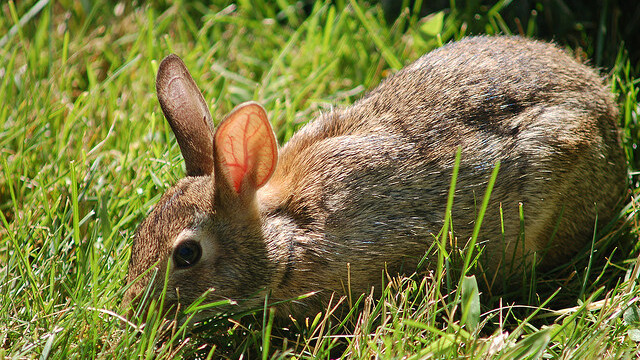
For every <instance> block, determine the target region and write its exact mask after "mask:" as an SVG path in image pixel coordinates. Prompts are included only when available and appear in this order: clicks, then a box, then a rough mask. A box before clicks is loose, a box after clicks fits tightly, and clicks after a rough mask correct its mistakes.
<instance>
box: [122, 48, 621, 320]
mask: <svg viewBox="0 0 640 360" xmlns="http://www.w3.org/2000/svg"><path fill="white" fill-rule="evenodd" d="M156 88H157V94H158V99H159V102H160V105H161V107H162V110H163V112H164V115H165V117H166V119H167V120H168V122H169V123H170V125H171V128H172V130H173V132H174V134H175V136H176V139H177V141H178V144H179V146H180V150H181V152H182V155H183V158H184V162H185V167H186V175H187V176H186V177H185V178H183V179H181V180H180V181H178V183H177V184H176V185H175V186H173V187H172V188H170V189H169V190H168V191H166V193H165V194H164V195H163V196H162V198H161V199H160V201H159V202H158V203H157V204H156V205H155V207H154V209H153V211H151V213H150V214H149V215H148V217H147V218H146V219H145V220H144V221H143V222H142V223H141V225H140V226H139V228H138V229H137V232H136V234H135V238H134V242H133V247H132V252H131V259H130V264H129V272H128V277H127V281H128V283H129V288H128V290H127V292H126V294H125V298H124V304H125V306H131V305H132V304H135V302H132V300H134V299H137V298H140V294H141V293H142V292H143V291H144V289H145V288H146V286H148V285H149V282H151V281H152V276H151V273H150V272H148V270H149V269H150V268H154V269H157V270H158V273H157V274H158V275H157V276H156V277H155V280H154V281H153V284H151V286H152V288H153V289H155V290H156V296H157V294H158V293H159V292H160V291H161V290H162V288H163V285H164V282H165V274H167V276H168V278H167V280H166V281H167V286H166V289H167V291H166V293H165V300H164V306H165V307H164V310H168V309H173V310H174V311H175V310H176V309H178V308H182V309H184V307H185V306H188V305H189V304H191V303H192V302H193V301H194V300H196V299H198V297H200V296H202V294H203V293H205V292H207V291H208V292H207V294H206V300H207V301H217V300H221V299H228V300H232V301H233V302H231V304H230V305H228V306H226V307H221V308H220V307H218V308H216V309H215V310H212V313H211V314H207V313H206V312H205V315H212V314H215V313H219V312H221V311H236V310H243V309H248V308H252V307H260V306H261V305H262V304H263V302H264V296H265V294H267V292H268V293H269V296H270V297H269V298H270V300H271V301H278V300H286V299H292V298H295V297H298V296H300V295H302V294H313V295H312V296H310V297H308V298H306V299H304V300H299V301H295V302H284V304H281V305H278V308H277V313H278V314H279V315H278V316H289V315H292V316H307V315H310V314H311V315H313V314H315V313H316V312H317V311H319V310H322V309H323V306H326V304H327V302H328V300H329V298H330V297H331V296H332V294H334V293H337V294H338V295H340V294H345V293H346V292H348V291H350V292H351V293H352V294H359V293H365V292H369V291H370V290H371V288H372V287H373V288H379V287H380V285H381V279H382V274H383V271H386V272H387V273H388V274H391V275H393V274H406V273H411V272H415V271H416V266H417V265H418V263H419V262H420V260H421V259H422V258H423V256H424V255H425V251H426V250H427V249H428V248H429V247H430V245H431V244H432V242H433V241H435V238H436V236H437V234H438V232H439V231H441V229H442V227H443V224H444V219H445V208H446V202H447V194H448V191H449V187H450V183H451V176H452V175H451V174H452V171H453V167H454V159H455V153H456V151H457V149H458V148H460V151H461V162H460V166H459V174H458V177H457V185H456V191H455V198H454V206H453V210H452V229H453V232H454V234H455V236H456V237H457V239H458V243H461V244H464V243H466V241H468V239H469V238H470V235H471V233H472V230H473V227H474V225H475V221H476V214H477V211H478V207H479V203H480V201H481V199H482V197H483V196H484V193H485V191H486V188H487V183H488V180H489V178H490V174H491V172H492V170H493V168H494V166H495V164H496V163H497V162H498V161H499V162H500V164H501V165H500V168H499V173H498V175H497V178H496V182H495V186H494V188H493V192H492V193H491V195H490V196H491V197H490V202H489V205H488V208H487V211H486V214H485V217H484V221H483V222H482V224H481V233H480V237H479V242H480V244H481V245H482V246H484V250H483V253H482V257H481V266H482V269H484V271H487V272H489V273H490V274H496V273H499V274H502V273H503V272H504V270H501V269H505V268H506V267H507V266H509V267H511V268H514V267H515V268H522V267H527V266H535V265H538V266H547V267H548V266H556V265H561V264H563V263H565V262H567V261H568V259H569V258H570V256H572V255H573V254H575V253H576V252H577V251H578V250H579V249H581V248H583V247H584V246H585V245H586V244H588V243H589V242H590V241H591V239H592V237H593V232H594V225H595V224H596V223H597V224H605V223H607V222H608V221H609V220H610V219H612V218H613V216H614V215H615V213H616V211H617V210H616V209H617V207H618V205H619V204H621V202H622V201H623V199H624V198H625V194H626V187H627V170H626V159H625V156H624V153H623V149H622V147H621V140H620V134H619V129H618V127H617V119H618V113H617V108H616V103H615V102H614V99H613V96H612V94H611V92H610V90H609V89H608V88H607V87H606V86H605V85H604V84H603V81H602V79H601V78H600V76H599V75H598V74H597V72H596V71H595V70H594V69H592V68H590V67H588V66H586V65H584V64H582V63H580V62H578V61H576V60H574V59H573V58H572V57H570V56H569V55H567V54H566V53H565V52H564V51H563V50H561V49H559V48H558V47H557V46H555V45H553V44H550V43H546V42H541V41H536V40H531V39H527V38H523V37H518V36H493V37H490V36H477V37H468V38H464V39H462V40H460V41H457V42H452V43H449V44H446V45H445V46H442V47H441V48H439V49H436V50H434V51H431V52H429V53H427V54H426V55H424V56H422V57H421V58H419V59H418V60H417V61H415V62H413V63H412V64H410V65H408V66H406V67H405V68H403V69H402V70H400V71H398V72H397V73H395V74H394V75H392V76H390V77H389V78H387V79H385V80H384V81H383V82H382V83H381V84H380V85H379V86H378V87H376V88H375V89H373V90H372V91H370V92H369V93H368V94H367V95H365V96H364V97H363V98H362V99H360V100H358V101H356V102H355V103H354V104H353V105H352V106H350V107H346V108H332V109H331V110H330V111H328V112H325V113H322V114H320V115H319V116H318V117H317V119H315V120H313V121H310V122H308V123H307V124H306V125H305V126H303V127H302V128H301V129H300V130H299V131H298V132H296V133H295V134H294V135H293V136H292V137H291V139H290V140H289V141H288V142H287V143H286V144H285V145H284V146H283V147H282V148H278V145H277V141H276V138H275V136H274V132H273V130H272V127H271V125H270V124H269V121H268V119H267V113H266V111H265V110H264V108H263V107H262V106H260V105H259V104H258V103H256V102H247V103H243V104H240V105H238V106H237V107H236V108H235V109H234V110H233V111H232V112H231V113H230V114H229V115H228V116H227V117H226V118H225V119H224V120H222V122H221V123H220V124H219V126H218V127H217V129H215V130H214V126H213V121H212V117H211V115H210V113H209V110H208V108H207V104H206V102H205V101H204V99H203V96H202V95H201V93H200V91H199V90H198V87H197V86H196V84H195V82H194V80H193V79H192V77H191V76H190V74H189V72H188V70H187V69H186V67H185V65H184V63H183V62H182V61H181V60H180V58H179V57H177V56H176V55H170V56H168V57H167V58H165V59H164V60H163V61H162V63H161V64H160V67H159V70H158V74H157V81H156ZM520 206H522V209H523V212H524V226H523V229H524V234H523V235H524V236H522V234H521V220H520V215H519V209H520ZM596 217H597V220H596ZM426 260H427V262H428V264H427V267H429V266H430V265H429V264H430V263H433V262H434V261H433V260H432V259H429V258H427V259H426ZM431 266H433V265H431Z"/></svg>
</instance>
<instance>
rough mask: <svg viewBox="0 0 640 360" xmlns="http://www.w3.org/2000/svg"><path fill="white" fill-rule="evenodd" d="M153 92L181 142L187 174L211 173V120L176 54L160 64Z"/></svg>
mask: <svg viewBox="0 0 640 360" xmlns="http://www.w3.org/2000/svg"><path fill="white" fill-rule="evenodd" d="M156 91H157V92H158V100H159V101H160V106H161V107H162V112H164V116H165V117H166V118H167V121H169V124H170V125H171V129H172V130H173V133H174V134H175V136H176V139H177V140H178V145H180V151H181V152H182V157H183V158H184V162H185V165H186V168H187V176H201V175H209V174H211V172H212V171H213V121H212V119H211V114H210V113H209V109H208V108H207V103H205V101H204V98H203V97H202V93H200V90H199V89H198V86H197V85H196V83H195V81H193V78H192V77H191V74H189V71H188V70H187V68H186V66H185V65H184V63H183V62H182V60H181V59H180V58H179V57H178V56H176V55H173V54H172V55H169V56H167V57H166V58H165V59H164V60H162V63H160V68H159V69H158V76H157V77H156Z"/></svg>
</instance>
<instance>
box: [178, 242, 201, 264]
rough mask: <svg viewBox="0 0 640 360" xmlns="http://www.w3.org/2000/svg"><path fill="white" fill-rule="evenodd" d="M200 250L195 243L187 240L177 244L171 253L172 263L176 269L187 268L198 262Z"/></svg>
mask: <svg viewBox="0 0 640 360" xmlns="http://www.w3.org/2000/svg"><path fill="white" fill-rule="evenodd" d="M200 256H202V248H201V247H200V244H199V243H198V242H197V241H194V240H187V241H184V242H182V243H181V244H179V245H178V246H177V247H176V249H175V250H174V251H173V261H174V262H175V264H176V266H177V267H178V268H188V267H190V266H193V265H194V264H195V263H197V262H198V260H200Z"/></svg>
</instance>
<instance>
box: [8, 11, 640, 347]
mask: <svg viewBox="0 0 640 360" xmlns="http://www.w3.org/2000/svg"><path fill="white" fill-rule="evenodd" d="M132 3H133V5H132V4H130V3H128V2H115V1H100V0H98V1H93V2H92V1H71V0H61V1H47V0H40V1H8V2H2V3H1V4H0V14H1V16H0V105H1V106H0V359H4V358H40V359H47V358H55V359H71V358H75V359H86V358H108V359H112V358H240V357H242V358H251V359H253V358H262V359H266V358H292V357H293V358H325V359H329V358H331V359H333V358H347V359H353V358H358V359H359V358H367V359H368V358H374V357H375V358H385V359H386V358H401V357H404V358H411V359H423V358H425V359H426V358H459V357H461V358H471V359H489V358H490V359H540V358H561V359H584V358H593V359H595V358H612V359H624V358H629V359H634V358H637V357H639V356H640V347H639V344H640V307H638V299H640V285H639V284H638V277H639V276H640V261H638V259H640V257H639V256H640V251H639V249H638V241H637V240H638V234H639V231H640V224H639V223H638V220H640V218H639V215H638V213H637V210H636V208H637V206H638V203H637V200H636V199H637V196H638V190H637V187H638V182H637V181H638V176H637V175H638V173H637V171H638V169H640V149H638V142H639V141H640V127H639V125H638V115H639V113H640V108H639V107H638V102H637V101H638V89H640V78H639V77H638V76H640V75H639V74H640V62H639V59H638V57H637V55H634V53H633V52H628V51H627V46H628V45H627V44H633V42H634V41H637V39H636V38H629V39H628V40H627V41H623V40H624V32H623V31H618V30H619V28H622V26H621V25H620V24H619V23H616V22H615V21H610V17H613V16H614V15H615V14H618V15H617V16H620V13H621V10H620V8H618V7H617V2H616V1H611V2H610V3H611V4H613V5H611V4H609V3H608V2H605V6H604V7H603V8H602V9H594V10H593V11H592V12H593V13H596V16H595V18H594V19H595V20H594V21H595V22H593V21H592V22H589V21H584V22H579V21H578V20H575V19H573V20H572V21H573V22H571V24H562V25H565V26H564V27H561V26H558V27H555V26H550V25H557V23H558V22H559V20H553V19H557V17H554V16H551V15H552V14H556V13H553V12H552V11H553V9H554V8H553V6H552V5H553V4H557V3H559V2H555V1H546V2H545V1H541V2H539V3H538V2H532V3H534V5H535V6H533V9H534V10H533V11H531V9H528V8H527V9H525V8H523V7H522V5H518V4H510V2H509V1H500V2H497V3H496V4H495V5H492V6H483V5H480V4H479V3H477V2H475V1H472V2H469V3H468V4H466V5H465V6H462V5H459V4H458V5H456V2H455V1H452V2H451V3H450V4H449V3H447V4H445V6H448V9H446V10H438V9H426V8H423V9H422V11H419V9H418V8H419V7H420V6H419V5H420V3H421V2H420V1H416V2H409V1H405V4H407V5H409V8H408V9H406V10H404V11H399V12H398V13H397V14H395V15H397V17H395V16H394V14H391V11H390V10H387V13H386V14H385V11H384V10H383V8H382V7H381V6H380V5H375V4H373V5H372V4H370V3H365V2H359V1H356V0H348V1H345V0H342V1H340V0H336V1H323V2H317V3H313V2H311V1H306V2H305V1H301V2H298V1H294V0H278V1H275V2H274V4H272V3H271V2H268V1H264V0H258V1H254V2H250V1H247V0H242V1H238V2H237V3H236V4H227V3H223V2H222V1H216V2H214V3H213V4H208V3H207V2H204V1H193V2H187V1H176V2H172V1H164V0H156V1H150V2H132ZM383 3H385V4H387V5H388V4H389V3H390V2H384V1H383ZM515 3H518V2H515ZM594 3H598V2H594ZM543 4H545V6H548V7H547V8H545V7H544V6H543ZM606 4H609V5H611V6H609V5H606ZM607 6H608V7H607ZM523 9H524V15H525V17H523V16H522V14H523ZM583 10H584V9H583ZM622 10H624V9H622ZM565 11H569V12H571V10H570V9H565ZM616 11H617V12H616ZM576 14H577V13H576ZM598 14H600V15H598ZM622 14H623V15H622V16H624V12H623V13H622ZM556 15H557V14H556ZM576 16H578V15H576ZM550 19H551V20H550ZM550 21H551V23H550ZM554 21H556V22H554ZM567 28H568V30H567ZM627 29H628V27H627ZM554 30H555V31H557V33H554ZM480 33H486V34H497V33H506V34H521V35H526V36H533V37H537V36H544V37H546V38H548V39H550V38H553V39H555V41H557V42H558V43H559V44H562V45H566V46H568V49H570V51H571V52H572V53H573V54H575V55H576V56H580V57H582V58H584V59H591V61H590V63H591V64H592V65H594V66H597V67H599V68H601V72H602V74H603V75H604V76H606V79H607V81H608V82H609V83H610V84H611V90H612V91H613V92H614V93H615V94H617V97H618V103H619V107H620V113H621V118H620V125H621V127H623V129H624V131H623V134H622V136H623V140H624V146H625V150H626V154H627V157H628V160H629V171H630V184H631V185H630V189H629V197H628V199H627V202H626V203H625V204H624V206H623V208H622V209H621V210H620V213H619V215H618V217H617V218H616V219H615V220H614V221H612V222H611V223H610V224H608V225H607V226H605V227H604V228H603V230H602V231H601V232H600V233H599V234H597V236H595V237H594V241H593V243H592V244H590V245H589V246H588V247H587V248H585V249H583V251H581V253H580V254H579V255H578V256H576V257H575V258H573V259H571V261H569V263H568V264H567V265H565V266H563V267H561V268H558V269H554V270H552V271H549V272H546V273H538V274H535V273H534V274H529V275H527V276H528V277H527V284H528V286H524V287H521V288H518V289H516V291H514V292H513V293H510V294H507V295H506V296H503V297H501V296H498V295H496V294H493V295H492V296H488V295H487V294H483V295H482V296H480V297H479V296H478V295H477V292H476V291H475V290H476V286H475V284H476V280H475V279H474V278H473V277H469V276H466V274H465V271H454V270H451V271H448V272H446V274H445V273H444V270H443V269H440V270H442V271H440V272H436V273H432V274H423V273H421V274H418V275H414V276H411V277H406V278H393V277H389V278H386V279H384V283H385V285H384V286H385V291H384V293H383V295H382V296H381V298H373V297H368V296H363V297H361V298H359V299H356V298H354V299H339V298H338V297H336V303H337V302H339V301H345V302H350V303H351V305H353V311H352V312H351V313H349V314H346V315H342V316H340V317H334V316H331V315H330V313H331V311H329V312H328V313H327V314H319V315H318V316H317V317H315V318H309V319H307V320H306V321H291V322H288V323H279V322H274V321H273V319H272V318H271V317H270V311H269V310H268V309H267V311H264V312H263V311H257V312H254V313H252V314H248V315H246V316H244V317H240V316H238V315H236V316H230V317H226V316H223V317H220V318H217V319H213V320H211V321H209V322H206V323H204V324H201V325H199V326H197V327H196V328H192V329H190V330H188V329H186V328H185V327H180V326H177V325H175V324H173V325H172V324H167V323H165V322H163V320H162V319H161V318H159V317H158V316H154V314H152V315H151V316H150V317H149V318H147V319H146V320H147V321H146V326H145V327H144V329H143V328H142V322H141V320H139V319H137V320H134V321H132V322H129V321H127V320H126V319H124V318H123V317H122V316H121V314H123V311H122V309H120V307H119V305H120V301H121V299H122V296H123V293H124V290H125V285H126V284H125V275H126V272H127V265H128V260H129V256H130V245H131V243H132V237H133V234H134V232H135V229H136V226H137V224H138V223H139V222H140V221H141V220H142V219H143V218H144V216H145V215H146V214H147V213H148V211H149V210H150V209H151V207H152V206H153V205H154V204H155V203H156V202H157V201H158V199H159V198H160V196H161V195H162V193H163V191H164V190H166V189H168V188H169V187H170V186H171V185H172V184H174V183H175V182H176V181H177V180H178V179H180V178H181V177H183V174H184V165H183V161H182V158H181V155H180V150H179V148H178V145H177V143H176V141H175V139H174V137H173V134H172V133H171V129H170V128H169V125H168V124H167V123H166V121H165V120H164V118H163V115H162V112H161V110H160V107H159V105H158V102H157V98H156V95H155V86H154V81H155V74H156V71H157V68H158V64H159V62H160V60H161V59H162V58H163V57H165V56H166V55H168V54H170V53H176V54H179V55H180V56H181V57H182V58H183V60H184V61H185V63H186V64H187V66H188V67H189V69H190V71H191V73H192V75H193V76H194V78H195V79H196V82H197V83H198V85H199V87H200V88H201V89H202V92H203V94H204V97H205V99H206V100H207V103H208V105H209V108H210V110H211V113H212V115H213V117H214V119H215V121H219V120H220V119H222V118H223V117H224V115H225V114H226V113H228V112H229V111H230V110H231V109H232V108H233V107H234V106H235V105H237V104H239V103H241V102H244V101H248V100H255V101H258V102H260V103H261V104H263V106H264V107H265V108H266V110H267V112H268V114H269V117H270V120H271V122H272V124H273V125H274V128H275V129H276V135H277V138H278V141H279V142H280V144H282V143H284V142H286V141H287V140H288V139H289V138H290V136H291V135H292V134H293V133H294V132H295V131H296V130H297V129H298V128H299V127H300V126H302V125H303V124H304V123H305V122H306V121H308V120H310V119H312V118H313V117H314V116H315V115H317V114H318V112H319V111H322V110H325V109H328V108H329V107H331V106H345V105H349V104H351V103H353V102H354V101H355V100H357V99H358V98H360V97H361V96H363V95H364V94H365V93H366V91H367V90H369V89H372V88H373V87H374V86H375V85H377V84H378V83H379V82H380V81H381V80H382V79H384V78H385V77H387V76H389V75H390V74H392V73H393V72H394V71H396V70H398V69H400V68H402V67H403V66H404V65H406V64H408V63H410V62H411V61H412V60H415V59H417V58H418V57H419V56H420V55H421V54H424V53H425V52H428V51H430V50H432V49H434V48H436V47H438V46H441V45H442V44H443V43H446V42H449V41H453V40H455V39H459V38H461V37H464V36H465V35H470V34H480ZM636 36H637V35H636ZM629 49H631V48H629ZM636 54H637V52H636ZM446 176H450V174H446ZM425 236H426V235H425ZM477 250H479V249H460V252H462V253H463V255H464V254H465V253H466V252H468V251H475V252H474V253H473V254H477ZM432 251H433V256H435V257H437V255H438V254H437V253H436V252H437V251H438V250H436V249H432ZM455 258H456V256H455V254H451V256H450V257H446V258H445V259H446V260H447V261H446V262H445V265H447V267H449V266H451V267H455V264H456V262H455ZM441 277H443V279H444V280H443V281H442V282H437V281H433V280H434V279H438V278H441ZM459 280H460V281H459ZM382 281H383V280H382V279H381V282H382ZM478 282H479V281H478ZM459 284H460V285H459ZM479 301H481V304H480V303H479Z"/></svg>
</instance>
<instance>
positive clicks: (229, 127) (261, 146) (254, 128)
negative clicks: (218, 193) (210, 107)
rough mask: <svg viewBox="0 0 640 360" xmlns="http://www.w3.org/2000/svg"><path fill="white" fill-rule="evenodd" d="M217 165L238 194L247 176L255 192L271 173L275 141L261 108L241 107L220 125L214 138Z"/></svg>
mask: <svg viewBox="0 0 640 360" xmlns="http://www.w3.org/2000/svg"><path fill="white" fill-rule="evenodd" d="M214 146H215V148H216V153H218V154H219V155H221V156H220V157H219V159H220V162H221V163H220V164H219V165H220V166H222V167H224V168H226V170H227V174H228V175H229V177H230V179H229V180H230V181H231V184H232V185H233V187H234V188H235V190H236V192H238V193H240V191H241V190H244V189H241V187H242V183H243V181H244V180H245V178H247V177H249V178H250V180H252V181H250V184H251V185H252V186H254V187H255V189H258V188H260V187H261V186H262V185H264V184H265V183H266V182H267V180H269V178H270V177H271V175H272V174H273V171H274V170H275V167H276V163H277V160H278V148H277V145H276V139H275V136H274V134H273V130H272V129H271V124H270V123H269V120H268V119H267V114H266V112H265V111H264V109H263V108H262V106H260V105H258V104H256V103H249V104H246V105H241V106H240V107H238V108H237V109H236V110H234V111H233V112H232V113H231V114H230V115H229V116H228V117H227V119H225V121H223V122H222V124H221V125H220V127H218V131H216V135H215V145H214Z"/></svg>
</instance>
